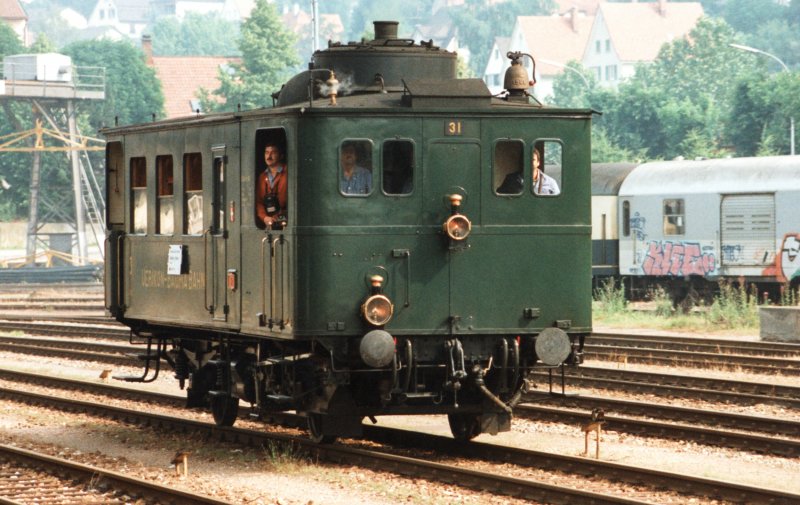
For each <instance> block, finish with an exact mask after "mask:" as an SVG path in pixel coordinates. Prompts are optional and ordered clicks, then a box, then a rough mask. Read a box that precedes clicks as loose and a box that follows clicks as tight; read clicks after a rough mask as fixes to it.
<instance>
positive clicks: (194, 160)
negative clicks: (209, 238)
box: [183, 153, 203, 235]
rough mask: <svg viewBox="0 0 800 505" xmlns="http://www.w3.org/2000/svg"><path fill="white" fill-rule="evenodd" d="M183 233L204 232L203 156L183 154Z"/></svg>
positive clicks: (195, 233) (196, 233)
mask: <svg viewBox="0 0 800 505" xmlns="http://www.w3.org/2000/svg"><path fill="white" fill-rule="evenodd" d="M183 233H184V235H200V234H201V233H203V157H202V156H201V155H200V153H186V154H184V155H183Z"/></svg>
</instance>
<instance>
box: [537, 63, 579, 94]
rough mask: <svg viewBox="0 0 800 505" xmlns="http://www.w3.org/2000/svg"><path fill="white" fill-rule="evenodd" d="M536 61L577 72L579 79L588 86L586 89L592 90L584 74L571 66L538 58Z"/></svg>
mask: <svg viewBox="0 0 800 505" xmlns="http://www.w3.org/2000/svg"><path fill="white" fill-rule="evenodd" d="M536 61H538V62H540V63H546V64H548V65H553V66H554V67H559V68H564V69H567V70H571V71H572V72H575V73H576V74H578V77H580V78H581V79H583V83H584V84H586V89H589V90H591V89H592V86H591V84H589V80H588V79H587V78H586V76H585V75H583V73H582V72H580V71H578V70H577V69H576V68H573V67H569V66H567V65H564V64H563V63H559V62H557V61H553V60H546V59H544V58H536Z"/></svg>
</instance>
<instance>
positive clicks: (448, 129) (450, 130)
mask: <svg viewBox="0 0 800 505" xmlns="http://www.w3.org/2000/svg"><path fill="white" fill-rule="evenodd" d="M444 134H445V135H461V121H448V123H447V125H446V126H445V129H444Z"/></svg>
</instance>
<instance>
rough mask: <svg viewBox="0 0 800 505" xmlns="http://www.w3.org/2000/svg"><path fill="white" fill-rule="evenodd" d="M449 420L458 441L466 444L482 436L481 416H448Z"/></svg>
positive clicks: (451, 430)
mask: <svg viewBox="0 0 800 505" xmlns="http://www.w3.org/2000/svg"><path fill="white" fill-rule="evenodd" d="M447 420H448V421H449V422H450V432H451V433H452V434H453V438H455V439H456V440H461V441H464V442H466V441H468V440H472V439H473V438H475V437H477V436H478V435H480V434H481V416H480V414H447Z"/></svg>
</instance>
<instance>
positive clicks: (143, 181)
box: [131, 157, 147, 233]
mask: <svg viewBox="0 0 800 505" xmlns="http://www.w3.org/2000/svg"><path fill="white" fill-rule="evenodd" d="M131 211H132V214H133V216H132V217H133V233H147V160H146V159H145V158H143V157H142V158H131Z"/></svg>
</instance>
